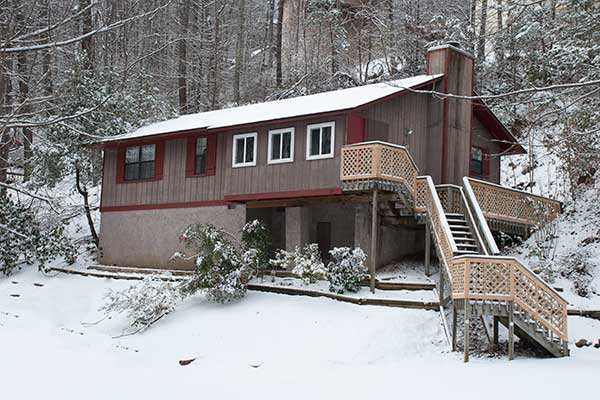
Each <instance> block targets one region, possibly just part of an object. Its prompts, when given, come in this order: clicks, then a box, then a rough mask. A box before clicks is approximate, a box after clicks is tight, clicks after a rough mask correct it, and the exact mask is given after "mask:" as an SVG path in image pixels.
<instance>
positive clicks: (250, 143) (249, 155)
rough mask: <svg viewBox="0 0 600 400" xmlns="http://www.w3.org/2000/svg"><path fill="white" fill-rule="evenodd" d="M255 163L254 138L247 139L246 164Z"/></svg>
mask: <svg viewBox="0 0 600 400" xmlns="http://www.w3.org/2000/svg"><path fill="white" fill-rule="evenodd" d="M253 161H254V138H253V137H247V138H246V162H247V163H250V162H253Z"/></svg>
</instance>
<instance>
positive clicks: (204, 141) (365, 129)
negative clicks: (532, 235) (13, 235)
mask: <svg viewBox="0 0 600 400" xmlns="http://www.w3.org/2000/svg"><path fill="white" fill-rule="evenodd" d="M428 60H429V61H428V68H427V75H424V76H417V77H413V78H408V79H403V80H399V81H396V82H390V83H388V84H375V85H367V86H361V87H356V88H351V89H344V90H338V91H334V92H326V93H320V94H316V95H312V96H305V97H299V98H292V99H286V100H279V101H271V102H266V103H259V104H252V105H248V106H242V107H235V108H231V109H225V110H217V111H211V112H204V113H200V114H192V115H185V116H181V117H179V118H176V119H174V120H169V121H164V122H159V123H156V124H153V125H150V126H146V127H143V128H141V129H138V130H137V131H135V132H132V133H128V134H125V135H121V136H117V137H111V138H108V139H107V140H105V141H104V142H102V143H101V144H102V147H103V148H104V172H103V186H102V201H101V206H100V211H101V215H102V217H101V219H102V220H101V242H102V262H103V263H106V264H117V265H125V266H137V267H173V266H175V264H174V262H172V261H169V259H170V257H171V255H172V254H173V253H174V252H175V251H176V250H177V249H178V248H179V243H178V238H179V236H180V233H181V231H182V230H183V229H184V228H185V227H186V226H187V225H188V224H190V223H193V222H211V223H214V224H217V225H219V226H222V227H223V228H225V229H227V230H229V231H230V232H232V233H235V232H238V231H239V230H240V228H241V227H242V226H243V225H244V223H245V222H246V221H248V220H252V219H255V218H259V219H261V220H263V221H265V222H266V223H267V224H268V225H269V226H270V228H271V230H272V232H273V239H274V245H275V246H277V247H279V248H287V249H293V248H295V247H296V246H301V245H302V244H304V243H307V242H318V243H319V245H320V246H321V247H322V249H323V253H326V251H327V250H328V249H329V248H331V247H333V246H353V245H355V244H356V245H361V247H363V248H367V247H368V246H365V244H366V243H368V242H369V238H368V231H363V225H364V224H365V222H364V221H365V218H367V215H366V214H368V212H367V211H368V205H367V204H364V202H363V203H361V202H360V201H359V202H358V203H356V199H353V198H352V197H353V196H349V195H345V194H344V193H343V192H342V186H341V181H340V174H339V171H340V157H341V149H342V147H343V146H345V145H348V144H353V143H358V142H365V141H374V140H379V141H383V142H388V143H395V144H398V145H404V146H406V148H407V149H408V150H409V152H410V154H411V155H412V157H413V159H414V161H415V163H416V164H417V166H418V167H419V169H420V171H421V173H422V174H427V175H430V176H432V177H433V179H434V181H435V182H436V183H441V184H443V183H460V180H461V179H462V177H463V176H474V177H478V178H481V179H484V180H489V181H491V182H495V183H499V181H500V158H501V156H503V155H507V154H513V153H518V152H523V149H522V148H521V146H520V145H519V144H518V143H517V141H516V140H515V139H514V137H513V136H512V135H511V134H510V132H508V130H507V129H506V128H505V127H504V126H503V125H502V124H501V123H500V122H499V121H498V119H497V118H495V117H494V115H493V113H492V112H491V111H490V110H489V108H487V106H486V105H485V104H483V103H480V104H477V105H474V106H473V107H471V105H470V103H469V102H464V101H462V102H458V101H454V102H452V101H448V102H444V101H443V100H441V99H440V98H437V97H435V96H432V95H429V94H422V93H415V92H412V91H411V90H408V89H412V90H435V91H449V92H452V93H456V94H463V95H471V93H472V84H473V79H472V78H473V60H472V58H471V57H470V56H469V55H467V54H466V53H464V52H463V51H461V50H459V49H456V48H451V47H446V48H438V49H432V50H430V51H429V52H428ZM446 61H448V63H447V64H448V65H447V66H446ZM354 197H356V196H354ZM383 229H384V230H385V232H384V233H383V234H382V240H383V241H389V242H390V246H387V245H384V247H383V252H384V255H383V256H382V257H380V262H381V263H385V262H388V261H390V260H391V259H393V258H397V257H399V256H401V255H403V254H407V253H411V252H414V251H416V250H419V249H421V250H422V247H423V246H422V244H419V243H420V242H422V235H415V234H414V232H411V231H410V230H406V229H402V227H391V228H389V229H388V228H386V227H384V228H383ZM388 231H389V232H388ZM404 231H406V232H404ZM159 232H160V233H159ZM398 235H400V236H398ZM399 237H406V239H408V240H409V241H412V242H414V243H412V244H411V245H409V246H407V247H406V248H403V246H397V244H396V242H397V241H398V238H399Z"/></svg>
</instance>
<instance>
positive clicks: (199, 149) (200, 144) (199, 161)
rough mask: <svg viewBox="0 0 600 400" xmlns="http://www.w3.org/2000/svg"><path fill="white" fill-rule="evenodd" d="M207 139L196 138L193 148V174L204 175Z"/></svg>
mask: <svg viewBox="0 0 600 400" xmlns="http://www.w3.org/2000/svg"><path fill="white" fill-rule="evenodd" d="M207 145H208V139H207V138H206V136H201V137H198V138H196V146H195V148H194V174H196V175H204V174H206V148H207Z"/></svg>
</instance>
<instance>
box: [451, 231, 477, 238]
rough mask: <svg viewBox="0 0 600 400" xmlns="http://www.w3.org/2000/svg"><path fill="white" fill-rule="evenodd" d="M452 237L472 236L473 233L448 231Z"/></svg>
mask: <svg viewBox="0 0 600 400" xmlns="http://www.w3.org/2000/svg"><path fill="white" fill-rule="evenodd" d="M450 232H452V236H454V237H464V238H472V237H473V234H472V233H471V231H450Z"/></svg>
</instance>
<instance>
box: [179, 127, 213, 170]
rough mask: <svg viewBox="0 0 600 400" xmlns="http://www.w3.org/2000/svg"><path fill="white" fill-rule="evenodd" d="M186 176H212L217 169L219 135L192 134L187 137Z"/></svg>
mask: <svg viewBox="0 0 600 400" xmlns="http://www.w3.org/2000/svg"><path fill="white" fill-rule="evenodd" d="M185 152H186V156H185V176H186V177H188V178H190V177H201V176H212V175H215V173H216V167H217V135H216V134H214V133H205V132H202V133H201V134H195V135H194V134H192V135H190V136H188V137H187V143H186V150H185Z"/></svg>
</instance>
